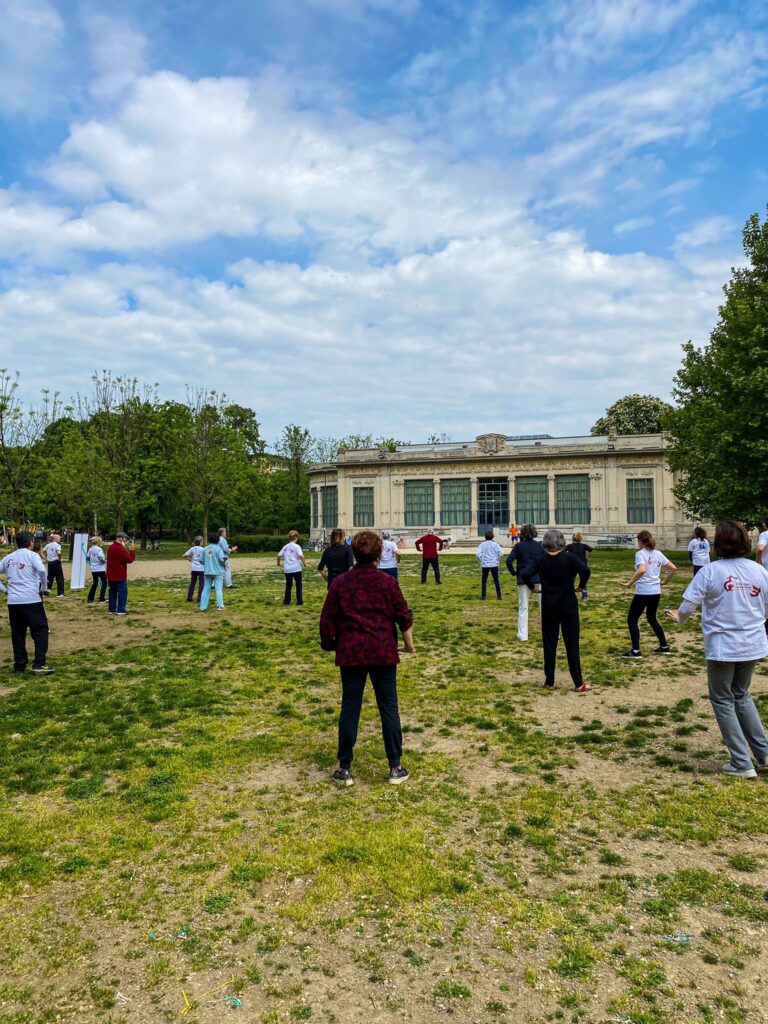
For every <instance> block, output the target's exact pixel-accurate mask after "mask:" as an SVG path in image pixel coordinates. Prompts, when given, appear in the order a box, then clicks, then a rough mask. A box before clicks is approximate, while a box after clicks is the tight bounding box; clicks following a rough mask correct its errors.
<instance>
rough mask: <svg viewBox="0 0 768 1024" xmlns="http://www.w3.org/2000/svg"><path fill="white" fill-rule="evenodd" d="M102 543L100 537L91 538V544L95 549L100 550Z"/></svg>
mask: <svg viewBox="0 0 768 1024" xmlns="http://www.w3.org/2000/svg"><path fill="white" fill-rule="evenodd" d="M102 543H103V541H102V539H101V537H91V544H95V545H96V547H99V548H100V547H101V545H102Z"/></svg>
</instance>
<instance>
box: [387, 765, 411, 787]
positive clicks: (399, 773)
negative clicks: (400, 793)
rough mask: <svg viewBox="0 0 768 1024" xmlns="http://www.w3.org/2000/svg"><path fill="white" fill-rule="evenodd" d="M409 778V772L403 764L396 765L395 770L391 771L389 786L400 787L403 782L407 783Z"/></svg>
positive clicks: (391, 769)
mask: <svg viewBox="0 0 768 1024" xmlns="http://www.w3.org/2000/svg"><path fill="white" fill-rule="evenodd" d="M407 778H408V772H407V770H406V769H405V768H403V766H402V765H401V764H398V765H395V767H394V768H390V769H389V784H390V786H399V785H400V783H401V782H405V780H406V779H407Z"/></svg>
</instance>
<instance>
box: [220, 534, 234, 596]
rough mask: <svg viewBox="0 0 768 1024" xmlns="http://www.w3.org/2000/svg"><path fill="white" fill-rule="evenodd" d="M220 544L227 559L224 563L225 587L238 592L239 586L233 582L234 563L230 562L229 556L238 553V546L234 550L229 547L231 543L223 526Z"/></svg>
mask: <svg viewBox="0 0 768 1024" xmlns="http://www.w3.org/2000/svg"><path fill="white" fill-rule="evenodd" d="M218 544H219V547H220V548H221V550H222V551H223V552H224V558H225V559H226V561H225V563H224V586H225V587H226V588H227V590H237V584H236V583H233V582H232V563H231V562H230V560H229V556H230V555H234V554H235V552H236V551H237V545H235V547H233V548H231V547H230V546H229V541H228V540H227V531H226V529H225V528H224V527H223V526H222V527H221V529H220V530H219V539H218Z"/></svg>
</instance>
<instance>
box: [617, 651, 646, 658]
mask: <svg viewBox="0 0 768 1024" xmlns="http://www.w3.org/2000/svg"><path fill="white" fill-rule="evenodd" d="M622 658H642V654H641V653H640V651H626V652H625V653H624V654H622Z"/></svg>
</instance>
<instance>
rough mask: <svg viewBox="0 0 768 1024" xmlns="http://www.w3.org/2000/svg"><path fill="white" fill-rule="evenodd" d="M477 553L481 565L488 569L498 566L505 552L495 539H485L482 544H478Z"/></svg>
mask: <svg viewBox="0 0 768 1024" xmlns="http://www.w3.org/2000/svg"><path fill="white" fill-rule="evenodd" d="M475 554H476V555H477V557H478V559H479V560H480V565H481V566H482V567H483V568H484V569H488V568H491V567H493V566H498V564H499V562H500V561H501V556H502V555H503V554H504V552H503V551H502V550H501V545H499V544H497V543H496V541H495V540H484V541H483V543H482V544H480V545H478V548H477V551H476V552H475Z"/></svg>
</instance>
